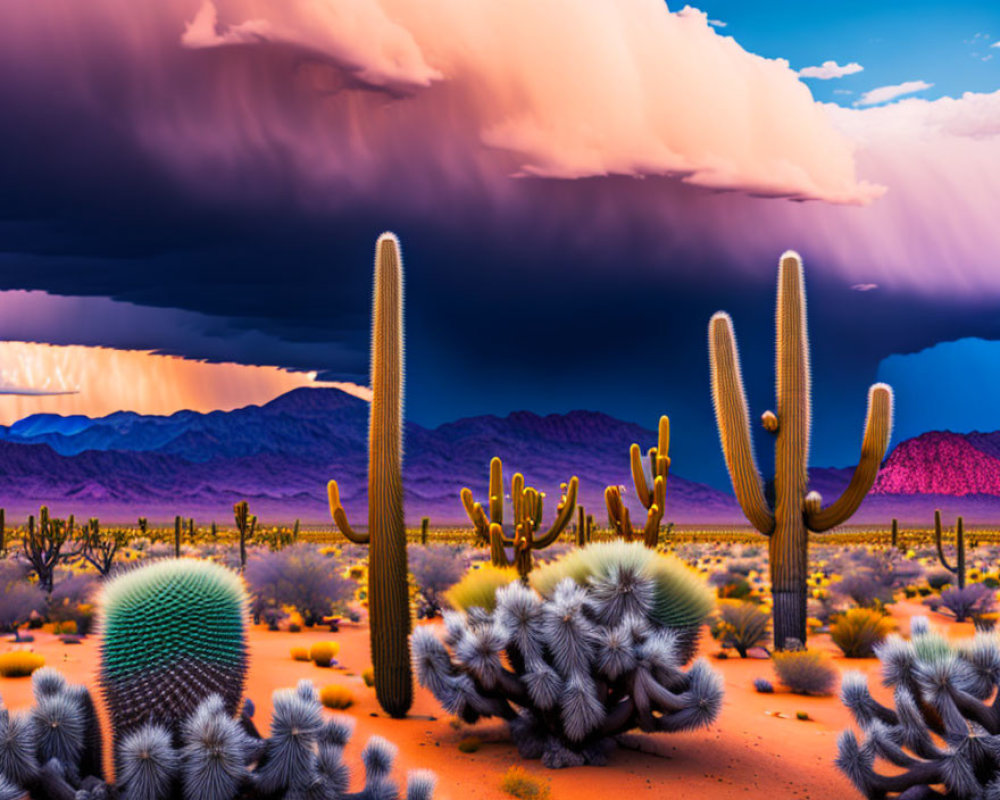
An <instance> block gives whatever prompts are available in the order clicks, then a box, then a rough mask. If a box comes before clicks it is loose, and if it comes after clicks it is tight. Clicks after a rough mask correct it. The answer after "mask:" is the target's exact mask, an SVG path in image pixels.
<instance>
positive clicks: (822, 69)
mask: <svg viewBox="0 0 1000 800" xmlns="http://www.w3.org/2000/svg"><path fill="white" fill-rule="evenodd" d="M863 69H864V67H862V66H861V65H860V64H859V63H857V62H856V61H852V62H851V63H850V64H844V65H843V66H841V65H840V64H838V63H837V62H836V61H824V62H823V63H822V64H820V65H819V66H818V67H804V68H802V69H800V70H799V77H800V78H819V80H821V81H828V80H830V79H831V78H843V77H844V76H845V75H854V74H856V73H858V72H861V71H862V70H863Z"/></svg>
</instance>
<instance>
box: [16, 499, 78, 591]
mask: <svg viewBox="0 0 1000 800" xmlns="http://www.w3.org/2000/svg"><path fill="white" fill-rule="evenodd" d="M73 531H74V522H73V517H72V515H70V517H69V519H66V520H61V519H53V518H51V517H49V509H48V508H47V507H46V506H42V508H41V510H40V511H39V512H38V525H37V526H36V525H35V518H34V517H33V516H29V517H28V529H27V531H26V532H25V534H24V536H23V537H22V539H21V545H22V552H23V554H24V558H25V559H26V560H27V561H28V563H29V564H30V565H31V568H32V569H33V570H34V571H35V574H36V575H37V576H38V585H39V586H40V587H41V588H42V589H43V590H44V591H46V592H51V591H52V585H53V581H54V578H55V572H56V569H57V568H58V567H59V565H60V564H62V563H64V562H66V561H72V560H73V559H74V558H76V557H77V556H79V555H80V553H81V551H82V550H83V546H82V545H81V546H79V547H77V548H70V549H64V548H68V547H69V545H70V543H71V542H72V541H73Z"/></svg>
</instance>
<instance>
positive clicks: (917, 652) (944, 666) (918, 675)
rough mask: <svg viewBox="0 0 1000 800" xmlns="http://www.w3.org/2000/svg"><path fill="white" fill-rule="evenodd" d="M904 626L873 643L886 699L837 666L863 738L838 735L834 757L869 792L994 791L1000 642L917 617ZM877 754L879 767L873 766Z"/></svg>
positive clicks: (998, 774)
mask: <svg viewBox="0 0 1000 800" xmlns="http://www.w3.org/2000/svg"><path fill="white" fill-rule="evenodd" d="M911 634H912V637H911V639H910V641H906V640H904V639H902V638H900V637H899V636H890V637H889V638H888V639H887V640H886V641H885V643H884V644H883V645H881V646H880V647H878V648H876V655H877V656H878V657H879V660H880V661H881V662H882V683H883V684H884V685H885V686H887V687H889V688H891V689H893V690H894V694H895V708H890V707H888V706H884V705H882V704H881V703H879V702H878V701H876V700H875V699H874V698H873V697H872V695H871V693H870V692H869V691H868V684H867V681H866V679H865V677H864V676H863V675H862V674H861V673H857V672H850V673H847V674H845V675H844V678H843V682H842V684H841V698H842V699H843V701H844V703H845V705H847V707H848V708H849V709H850V711H851V713H852V714H853V715H854V719H855V720H856V722H857V724H858V726H859V727H860V728H861V731H862V734H863V737H862V741H861V742H859V741H858V738H857V736H856V735H855V734H854V732H853V731H850V730H847V731H844V733H843V734H841V737H840V741H839V743H838V744H839V751H840V752H839V755H838V757H837V766H839V767H840V769H841V770H842V771H843V772H844V773H845V774H846V775H847V777H848V778H850V779H851V781H852V782H853V783H854V785H855V786H857V787H858V789H859V791H860V792H861V793H862V794H863V795H865V797H868V798H889V797H899V798H905V799H906V800H911V798H930V797H947V798H995V797H1000V704H998V703H997V702H996V701H995V700H994V695H995V694H996V689H997V687H998V684H1000V643H998V640H997V638H996V637H995V635H993V634H986V633H980V634H977V635H976V636H975V638H974V639H972V640H969V641H966V642H963V643H960V644H957V645H953V644H951V643H949V642H948V640H947V639H945V638H944V637H943V636H941V635H940V634H937V633H935V632H933V631H932V630H931V629H930V627H929V626H928V624H927V620H926V618H924V617H914V619H913V620H912V623H911ZM878 759H880V760H883V761H885V762H887V764H890V765H892V767H891V768H890V770H889V772H888V774H883V773H880V772H876V771H875V762H876V760H878ZM932 787H943V788H944V791H943V792H942V791H940V790H938V789H937V788H932Z"/></svg>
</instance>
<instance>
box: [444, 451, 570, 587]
mask: <svg viewBox="0 0 1000 800" xmlns="http://www.w3.org/2000/svg"><path fill="white" fill-rule="evenodd" d="M578 485H579V481H578V480H577V478H576V476H575V475H574V476H573V477H572V478H570V480H569V483H568V484H567V483H564V484H562V486H561V487H560V490H561V492H562V494H561V496H560V498H559V505H558V506H557V507H556V518H555V520H553V522H552V525H551V527H549V529H548V530H547V531H545V532H544V533H539V528H540V527H541V525H542V517H543V514H544V499H545V495H544V494H542V493H541V492H539V491H538V490H537V489H534V488H532V487H531V486H525V484H524V476H523V475H522V474H521V473H520V472H518V473H515V475H514V477H513V478H511V481H510V497H511V504H512V506H513V512H514V514H513V516H514V519H513V522H512V524H510V525H508V526H506V528H505V527H504V522H503V517H504V509H503V505H504V503H503V499H504V489H503V462H502V461H501V460H500V459H499V458H497V457H494V458H493V459H492V460H491V461H490V489H489V491H490V497H489V514H488V515H487V512H486V511H485V510H484V509H483V506H482V503H477V502H476V501H475V499H474V498H473V496H472V490H471V489H468V488H465V489H462V505H463V506H465V513H466V514H468V515H469V519H470V520H471V521H472V524H473V525H474V526H475V529H476V533H477V534H478V536H479V539H480V541H482V542H485V543H487V544H489V546H490V561H491V562H492V564H493V566H495V567H510V566H513V567H516V568H517V571H518V573H519V574H520V575H521V577H522V578H524V579H527V576H528V575H529V574H530V573H531V570H532V568H533V566H534V559H533V557H532V555H531V551H532V550H541V549H543V548H546V547H548V546H549V545H550V544H552V543H553V542H555V541H556V540H557V539H558V538H559V536H560V534H562V532H563V531H564V530H565V529H566V525H567V524H568V523H569V521H570V520H571V519H572V518H573V510H574V509H575V508H576V495H577V488H578ZM508 547H509V548H511V549H512V551H513V553H512V554H513V557H510V556H508V554H507V548H508Z"/></svg>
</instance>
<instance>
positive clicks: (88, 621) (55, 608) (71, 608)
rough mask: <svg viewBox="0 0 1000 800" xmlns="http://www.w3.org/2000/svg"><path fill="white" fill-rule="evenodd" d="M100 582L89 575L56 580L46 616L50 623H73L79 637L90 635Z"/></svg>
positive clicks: (81, 574) (83, 574)
mask: <svg viewBox="0 0 1000 800" xmlns="http://www.w3.org/2000/svg"><path fill="white" fill-rule="evenodd" d="M99 590H100V582H99V581H98V580H97V579H96V578H95V577H94V576H93V575H90V574H85V573H79V574H75V575H74V574H67V575H64V576H62V577H61V578H59V579H57V580H56V584H55V587H54V588H53V589H52V594H51V595H50V596H49V605H48V610H47V612H46V616H47V617H48V618H49V621H50V622H61V623H67V622H73V623H75V624H76V627H77V632H78V633H80V634H81V635H86V634H88V633H90V628H91V626H92V625H93V624H94V609H95V602H96V598H97V593H98V591H99Z"/></svg>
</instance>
